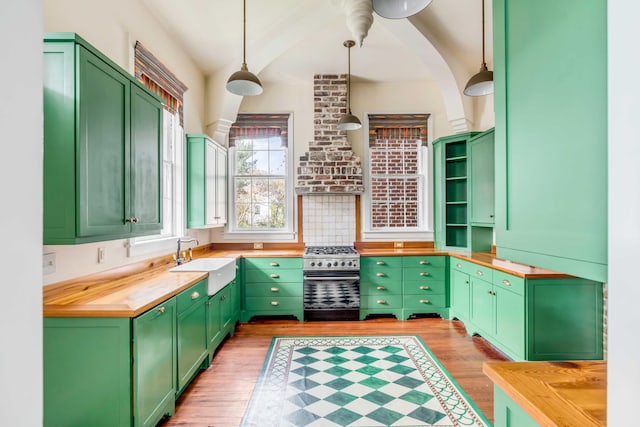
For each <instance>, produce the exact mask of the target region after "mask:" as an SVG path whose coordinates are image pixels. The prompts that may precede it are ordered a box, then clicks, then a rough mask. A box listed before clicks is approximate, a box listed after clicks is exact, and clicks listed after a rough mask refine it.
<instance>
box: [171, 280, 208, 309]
mask: <svg viewBox="0 0 640 427" xmlns="http://www.w3.org/2000/svg"><path fill="white" fill-rule="evenodd" d="M208 298H209V295H207V279H204V280H201V281H200V282H198V283H196V284H195V285H193V286H191V287H190V288H189V289H185V290H184V291H182V292H180V293H179V294H178V296H177V297H176V299H177V301H178V302H177V304H178V314H180V313H182V312H184V311H185V310H188V309H189V307H191V306H192V305H194V304H197V303H199V302H202V301H204V300H206V299H208Z"/></svg>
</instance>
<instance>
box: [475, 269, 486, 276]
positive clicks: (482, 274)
mask: <svg viewBox="0 0 640 427" xmlns="http://www.w3.org/2000/svg"><path fill="white" fill-rule="evenodd" d="M476 274H477V275H478V276H484V273H483V272H482V271H480V270H478V271H476Z"/></svg>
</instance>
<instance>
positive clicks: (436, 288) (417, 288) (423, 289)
mask: <svg viewBox="0 0 640 427" xmlns="http://www.w3.org/2000/svg"><path fill="white" fill-rule="evenodd" d="M445 290H446V285H445V282H444V281H431V282H429V283H419V282H411V283H407V282H405V283H404V294H405V295H430V294H444V293H445Z"/></svg>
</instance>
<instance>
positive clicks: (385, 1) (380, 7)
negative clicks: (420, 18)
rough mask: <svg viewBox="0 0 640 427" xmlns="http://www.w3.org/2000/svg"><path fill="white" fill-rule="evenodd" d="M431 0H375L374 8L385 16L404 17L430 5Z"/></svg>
mask: <svg viewBox="0 0 640 427" xmlns="http://www.w3.org/2000/svg"><path fill="white" fill-rule="evenodd" d="M430 3H431V0H403V1H398V0H373V10H374V11H375V12H376V13H377V14H378V15H380V16H382V17H383V18H389V19H402V18H408V17H410V16H411V15H415V14H416V13H418V12H420V11H421V10H422V9H424V8H425V7H427V6H429V4H430Z"/></svg>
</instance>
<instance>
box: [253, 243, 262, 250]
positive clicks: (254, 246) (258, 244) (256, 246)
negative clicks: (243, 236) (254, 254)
mask: <svg viewBox="0 0 640 427" xmlns="http://www.w3.org/2000/svg"><path fill="white" fill-rule="evenodd" d="M253 249H262V243H254V244H253Z"/></svg>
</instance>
